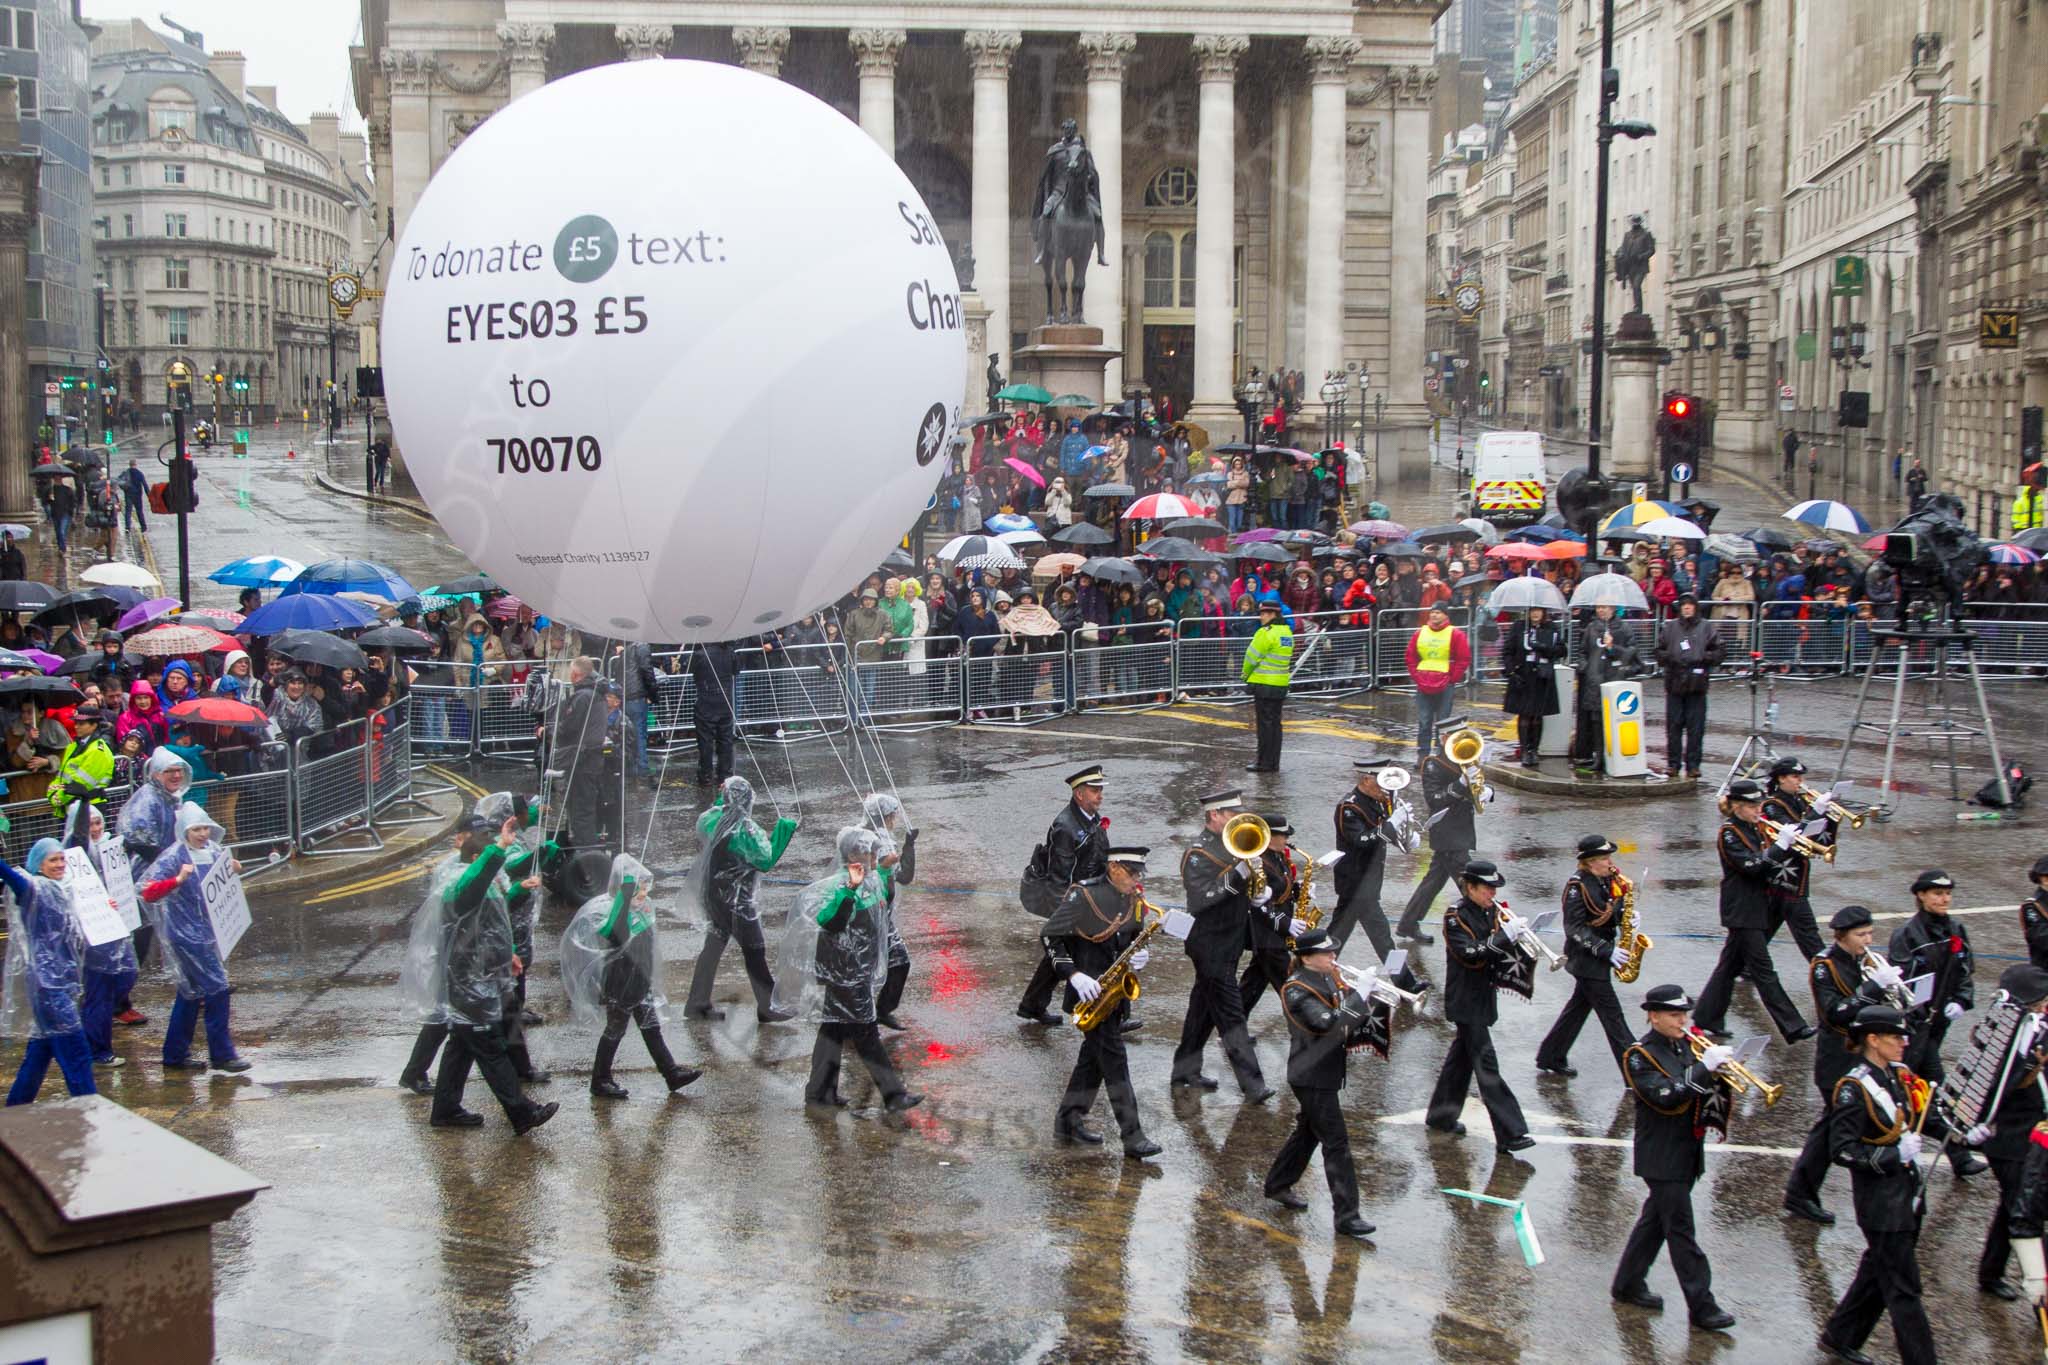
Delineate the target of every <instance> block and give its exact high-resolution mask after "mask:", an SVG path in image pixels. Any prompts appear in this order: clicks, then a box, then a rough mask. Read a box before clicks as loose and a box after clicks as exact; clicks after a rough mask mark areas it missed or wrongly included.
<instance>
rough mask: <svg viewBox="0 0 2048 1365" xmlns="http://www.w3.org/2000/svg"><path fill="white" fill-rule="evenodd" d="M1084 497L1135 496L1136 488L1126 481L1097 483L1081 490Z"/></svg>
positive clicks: (1136, 494)
mask: <svg viewBox="0 0 2048 1365" xmlns="http://www.w3.org/2000/svg"><path fill="white" fill-rule="evenodd" d="M1081 496H1082V497H1084V498H1135V497H1137V496H1138V490H1137V489H1135V488H1133V487H1131V486H1130V485H1129V484H1127V483H1098V484H1093V485H1091V486H1089V487H1088V488H1085V489H1083V490H1082V492H1081Z"/></svg>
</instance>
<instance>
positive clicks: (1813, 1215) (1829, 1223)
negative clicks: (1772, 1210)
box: [1785, 1195, 1835, 1228]
mask: <svg viewBox="0 0 2048 1365" xmlns="http://www.w3.org/2000/svg"><path fill="white" fill-rule="evenodd" d="M1785 1212H1787V1213H1790V1214H1796V1215H1797V1216H1799V1217H1801V1218H1804V1219H1805V1220H1806V1221H1807V1222H1809V1223H1818V1224H1820V1225H1821V1226H1822V1227H1824V1228H1827V1227H1833V1226H1834V1225H1835V1215H1833V1214H1832V1213H1829V1212H1828V1211H1827V1210H1826V1209H1824V1208H1822V1207H1821V1205H1820V1200H1818V1199H1799V1198H1795V1197H1793V1196H1791V1195H1786V1196H1785Z"/></svg>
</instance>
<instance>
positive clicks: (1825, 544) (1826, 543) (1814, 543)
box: [1799, 540, 1842, 554]
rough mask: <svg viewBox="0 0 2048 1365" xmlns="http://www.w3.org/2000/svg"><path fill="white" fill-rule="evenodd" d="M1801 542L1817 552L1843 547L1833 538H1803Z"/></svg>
mask: <svg viewBox="0 0 2048 1365" xmlns="http://www.w3.org/2000/svg"><path fill="white" fill-rule="evenodd" d="M1799 544H1800V545H1801V547H1803V548H1805V549H1808V550H1811V551H1813V552H1814V553H1815V554H1825V553H1826V552H1827V551H1829V550H1839V549H1841V548H1842V547H1841V546H1839V545H1837V544H1835V542H1833V541H1832V540H1802V541H1800V542H1799Z"/></svg>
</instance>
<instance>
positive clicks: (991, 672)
mask: <svg viewBox="0 0 2048 1365" xmlns="http://www.w3.org/2000/svg"><path fill="white" fill-rule="evenodd" d="M1016 643H1019V644H1022V643H1023V642H1022V641H1017V642H1016ZM1031 643H1032V644H1034V645H1042V646H1044V647H1043V648H1033V649H1013V650H1009V651H1007V652H1004V651H1000V650H999V651H998V652H997V653H994V654H988V655H983V656H980V657H969V658H968V659H967V661H966V667H965V674H966V680H967V684H966V685H967V702H966V705H967V718H968V719H969V720H972V721H976V722H979V723H981V724H985V725H1042V724H1044V723H1045V722H1046V721H1049V720H1053V719H1056V718H1057V717H1059V716H1063V715H1065V714H1066V713H1067V709H1068V698H1067V697H1066V696H1065V695H1064V693H1065V689H1066V684H1067V681H1068V672H1067V649H1066V647H1065V643H1066V642H1065V641H1064V640H1063V639H1061V638H1060V637H1056V636H1048V637H1045V638H1043V639H1041V640H1033V641H1032V642H1031Z"/></svg>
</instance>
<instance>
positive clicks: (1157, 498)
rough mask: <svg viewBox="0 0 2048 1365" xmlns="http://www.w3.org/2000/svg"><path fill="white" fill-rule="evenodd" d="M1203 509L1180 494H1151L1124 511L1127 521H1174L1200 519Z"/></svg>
mask: <svg viewBox="0 0 2048 1365" xmlns="http://www.w3.org/2000/svg"><path fill="white" fill-rule="evenodd" d="M1201 515H1202V509H1201V508H1199V507H1197V506H1195V504H1193V503H1191V502H1189V501H1188V500H1187V499H1186V498H1184V497H1181V496H1180V495H1179V494H1178V493H1151V494H1147V495H1146V496H1145V497H1142V498H1139V499H1138V500H1137V501H1136V502H1134V503H1132V504H1131V505H1130V506H1129V507H1126V508H1125V509H1124V520H1125V521H1143V520H1152V521H1172V520H1173V519H1174V518H1176V517H1199V516H1201Z"/></svg>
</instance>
